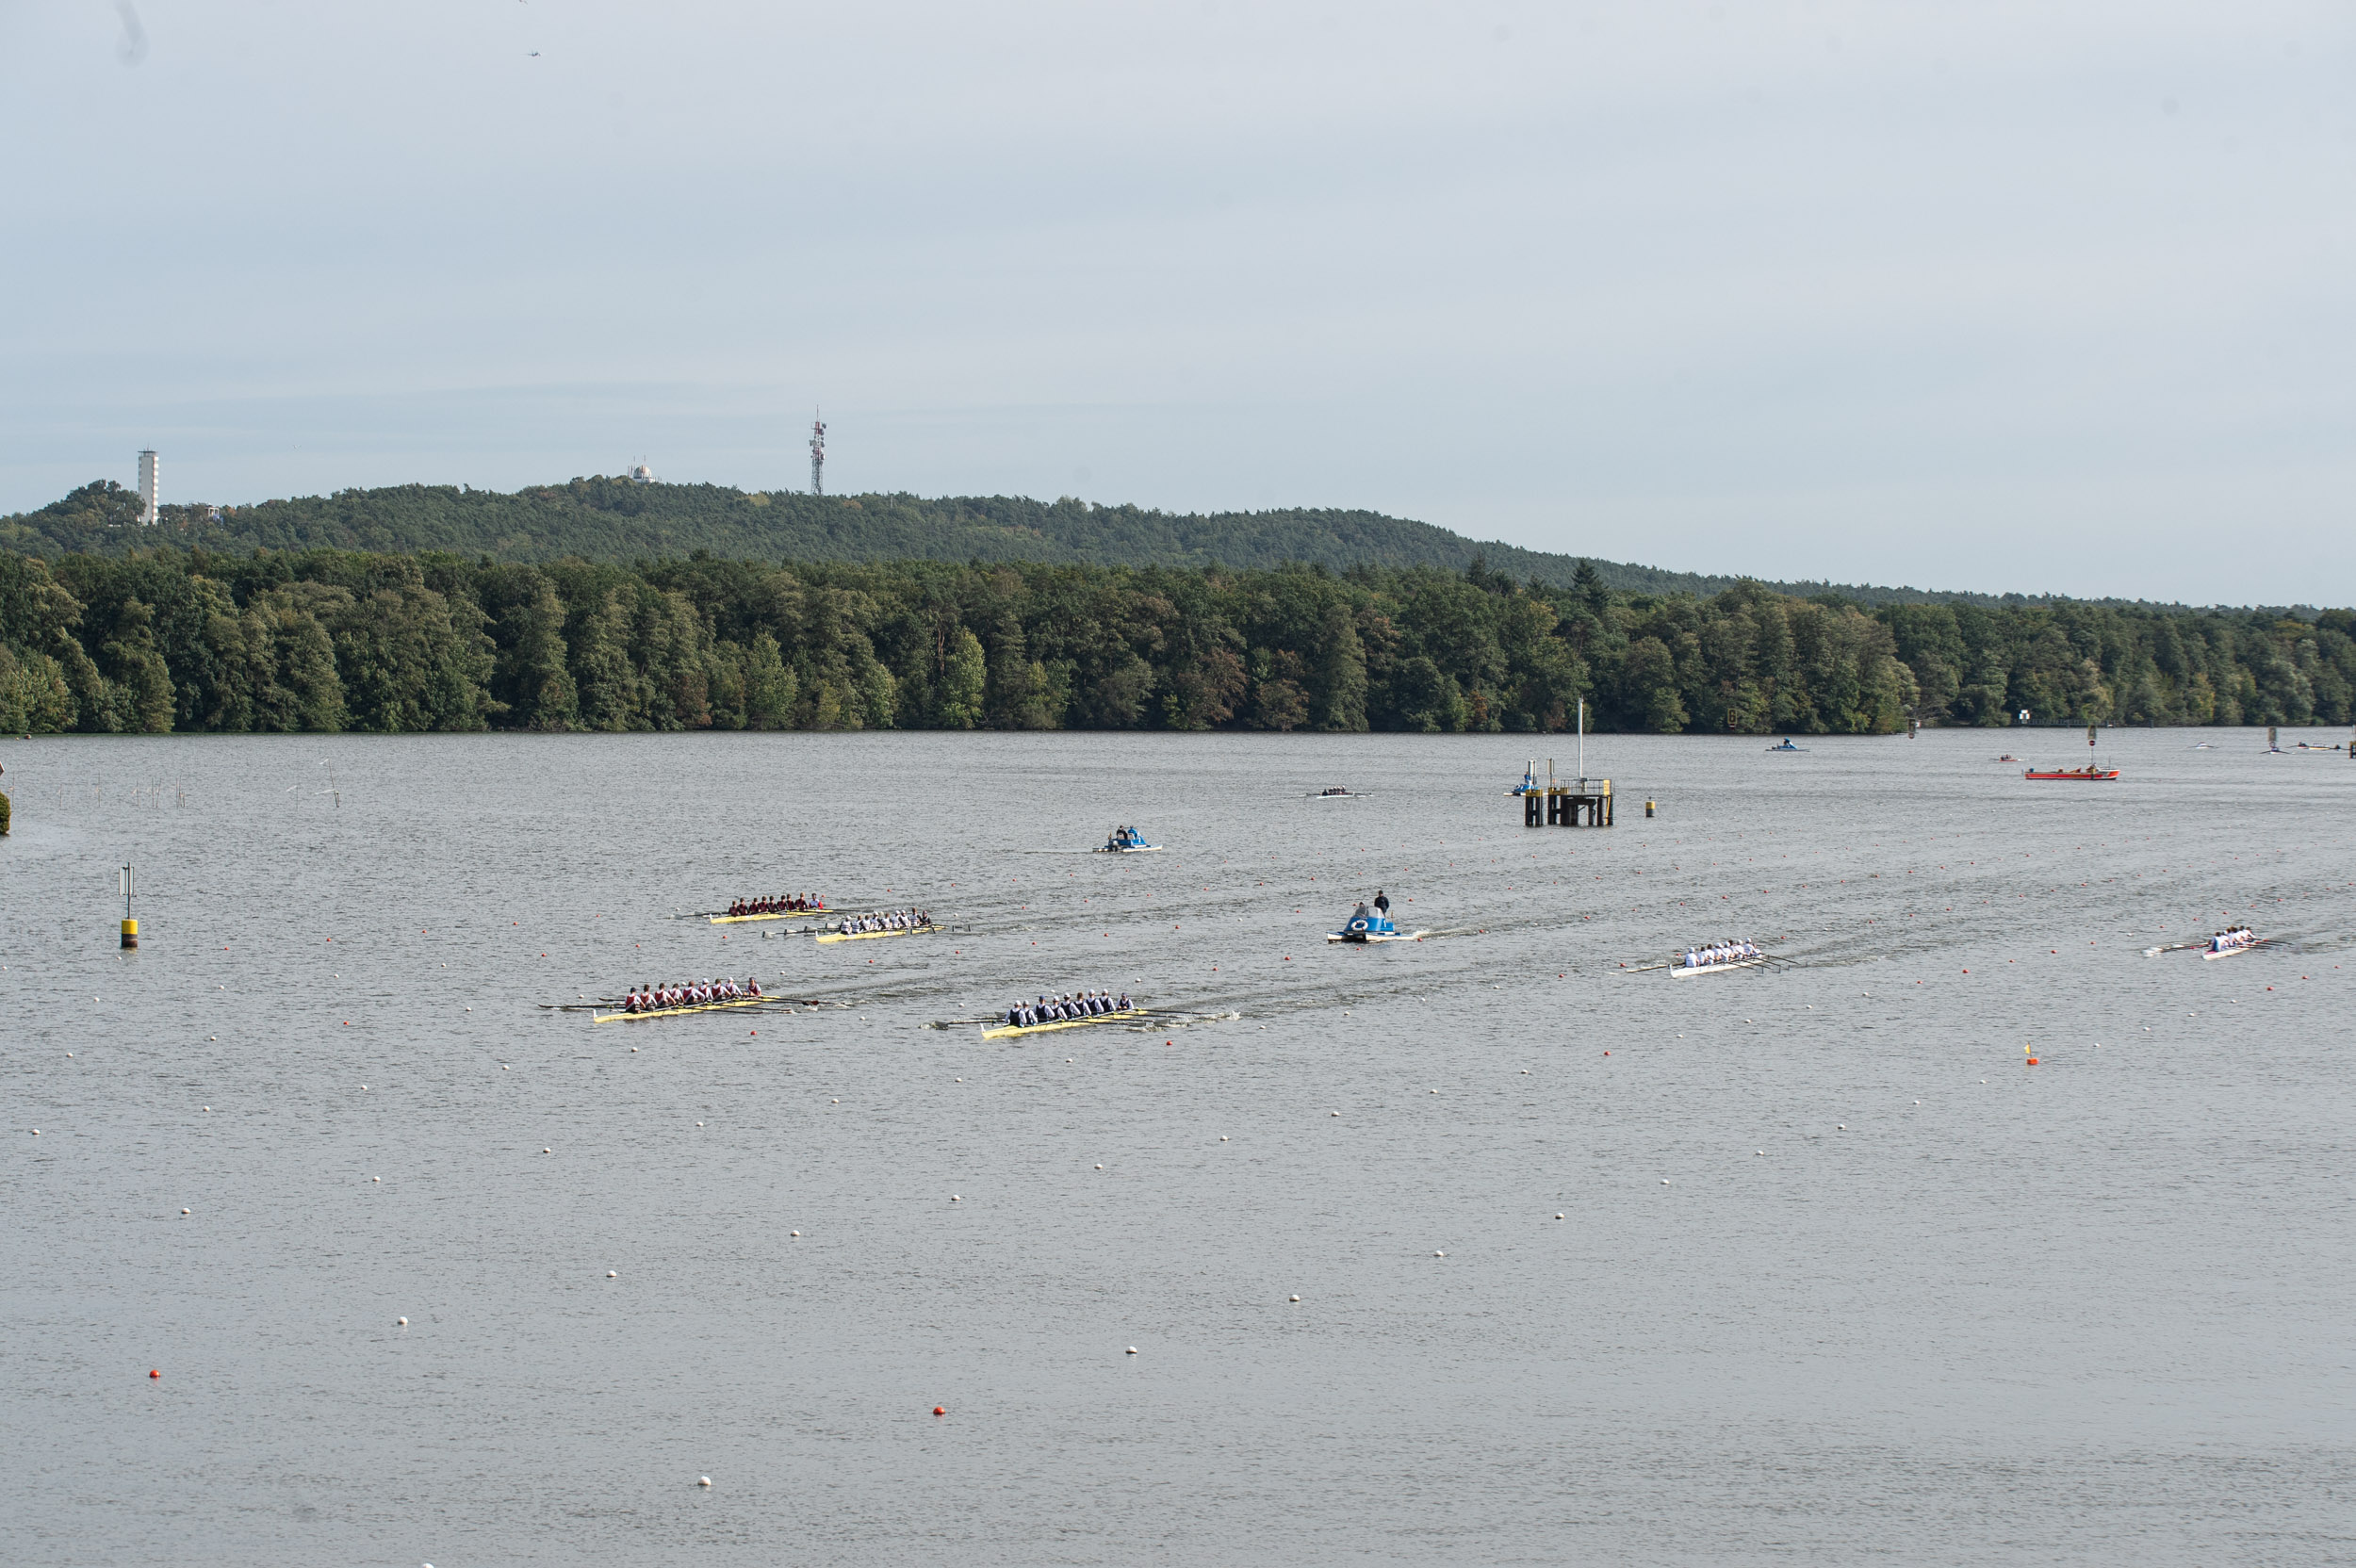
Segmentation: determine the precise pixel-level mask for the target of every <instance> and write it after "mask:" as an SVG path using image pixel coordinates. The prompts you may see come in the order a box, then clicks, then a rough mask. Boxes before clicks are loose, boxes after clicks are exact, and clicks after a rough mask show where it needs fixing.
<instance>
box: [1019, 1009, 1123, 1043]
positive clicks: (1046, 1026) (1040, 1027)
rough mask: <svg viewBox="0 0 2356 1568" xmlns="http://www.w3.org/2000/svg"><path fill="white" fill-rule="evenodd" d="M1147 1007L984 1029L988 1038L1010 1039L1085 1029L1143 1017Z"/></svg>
mask: <svg viewBox="0 0 2356 1568" xmlns="http://www.w3.org/2000/svg"><path fill="white" fill-rule="evenodd" d="M1144 1016H1145V1009H1144V1008H1142V1007H1128V1008H1124V1009H1122V1010H1121V1011H1120V1012H1117V1013H1092V1014H1090V1015H1089V1016H1088V1017H1087V1018H1059V1019H1057V1020H1055V1021H1054V1022H1053V1023H1010V1024H1003V1025H1001V1026H1000V1027H998V1028H996V1029H985V1030H983V1031H982V1038H984V1039H986V1040H1003V1039H1010V1038H1012V1037H1014V1036H1016V1035H1044V1034H1047V1033H1049V1032H1050V1031H1051V1030H1055V1029H1085V1028H1087V1027H1088V1025H1089V1024H1091V1023H1112V1022H1114V1021H1118V1020H1121V1019H1131V1018H1143V1017H1144Z"/></svg>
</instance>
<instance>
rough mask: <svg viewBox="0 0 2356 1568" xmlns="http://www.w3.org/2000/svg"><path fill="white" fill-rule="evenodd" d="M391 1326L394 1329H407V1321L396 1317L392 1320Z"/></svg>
mask: <svg viewBox="0 0 2356 1568" xmlns="http://www.w3.org/2000/svg"><path fill="white" fill-rule="evenodd" d="M393 1324H394V1326H395V1327H396V1328H401V1329H405V1328H407V1327H409V1319H407V1318H405V1317H396V1318H394V1319H393Z"/></svg>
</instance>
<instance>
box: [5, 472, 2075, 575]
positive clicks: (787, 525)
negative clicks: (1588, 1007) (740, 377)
mask: <svg viewBox="0 0 2356 1568" xmlns="http://www.w3.org/2000/svg"><path fill="white" fill-rule="evenodd" d="M138 519H139V499H138V498H137V497H136V496H135V495H134V494H133V493H132V492H130V491H128V490H125V489H123V487H122V486H121V485H119V484H115V483H113V482H108V481H99V482H93V483H90V484H86V485H84V486H82V488H80V489H79V490H76V491H74V493H73V494H72V495H70V496H68V497H66V498H64V499H63V500H60V501H57V502H54V503H52V504H51V505H48V506H45V507H42V508H41V510H39V511H37V512H27V513H21V514H17V515H11V516H7V517H0V548H5V549H12V550H19V551H22V552H24V553H25V554H27V555H39V556H42V557H46V558H49V559H53V560H54V559H56V558H57V557H58V556H62V555H69V554H79V553H90V554H100V555H121V554H124V553H127V552H129V551H132V550H138V549H152V548H154V547H156V546H157V545H158V544H170V545H172V546H175V547H180V548H190V547H196V548H203V549H206V550H221V551H236V552H240V553H242V552H246V551H251V550H254V549H270V550H304V549H319V548H327V549H345V550H376V551H382V552H385V553H390V554H403V555H405V554H414V553H417V552H419V551H424V550H448V551H450V552H452V553H454V554H458V555H464V556H468V557H473V556H480V555H487V556H489V557H491V558H492V559H493V560H495V561H511V562H523V563H527V564H545V563H548V562H553V561H561V560H564V559H567V558H572V557H578V558H580V559H581V560H584V561H611V562H620V563H631V562H641V561H658V560H664V559H671V558H677V557H681V556H687V555H692V554H693V553H695V551H697V550H704V551H708V552H710V553H711V554H712V555H716V556H724V557H728V558H729V559H733V560H742V561H765V562H770V563H775V564H783V563H787V562H794V561H809V562H820V561H825V562H838V561H839V562H855V561H865V562H885V561H950V562H957V563H960V564H964V563H971V562H982V563H988V564H995V563H998V562H1023V561H1029V562H1039V563H1043V564H1070V565H1096V566H1186V567H1207V566H1231V567H1246V566H1265V567H1274V566H1282V565H1285V564H1291V563H1295V562H1300V563H1306V564H1311V565H1321V566H1324V567H1325V568H1327V569H1328V570H1329V571H1336V572H1339V571H1347V570H1349V569H1350V567H1353V566H1360V565H1367V566H1397V567H1405V566H1438V567H1442V568H1444V569H1446V570H1448V571H1452V572H1461V571H1463V570H1464V569H1465V568H1466V567H1468V566H1470V565H1471V564H1473V562H1474V561H1475V559H1481V560H1482V561H1485V563H1486V564H1488V565H1489V566H1490V567H1492V568H1494V569H1496V570H1497V571H1502V572H1506V573H1508V574H1510V575H1512V576H1513V577H1514V578H1516V579H1519V580H1525V581H1537V582H1541V583H1548V584H1551V585H1553V586H1555V587H1558V588H1567V587H1570V586H1571V585H1572V583H1573V580H1574V576H1575V574H1576V572H1577V570H1578V568H1579V564H1580V563H1579V560H1578V559H1577V558H1574V557H1572V556H1567V555H1549V554H1545V553H1542V552H1539V551H1536V550H1525V549H1521V548H1518V547H1514V546H1512V545H1506V544H1497V543H1486V544H1484V543H1480V542H1477V541H1475V540H1471V539H1467V538H1465V537H1464V535H1462V534H1459V533H1452V532H1450V531H1448V530H1447V529H1443V528H1435V527H1433V526H1432V525H1431V524H1429V523H1418V522H1412V521H1409V520H1407V519H1404V518H1399V517H1386V516H1383V515H1381V514H1380V513H1374V512H1350V511H1336V510H1317V509H1299V510H1288V511H1275V512H1250V513H1219V514H1212V515H1195V514H1186V513H1166V512H1158V511H1152V510H1148V509H1145V508H1141V507H1136V506H1092V505H1089V504H1088V503H1086V502H1083V501H1078V500H1073V499H1071V498H1065V499H1062V500H1057V501H1053V502H1049V501H1038V500H1031V499H1028V498H1020V497H1015V498H1009V497H1004V496H997V497H943V498H939V499H932V500H927V499H924V498H920V497H916V496H906V495H871V496H848V497H841V496H810V495H804V494H798V493H794V492H791V491H775V492H768V493H762V492H746V491H743V490H734V489H730V488H728V487H727V486H725V485H715V484H635V483H631V482H629V481H627V480H621V479H608V478H604V477H602V476H599V477H596V478H590V479H576V480H573V481H571V482H569V483H565V484H547V485H534V486H530V487H528V488H525V489H522V490H518V491H515V493H513V494H512V495H511V494H506V493H502V492H499V491H493V490H470V489H465V488H461V487H455V486H450V485H428V484H404V485H396V486H393V487H391V488H388V489H382V490H339V491H337V492H336V493H335V495H332V496H306V497H302V498H295V499H291V500H274V501H264V502H261V503H260V504H258V505H254V506H235V507H229V506H224V507H213V506H168V507H165V508H163V509H162V522H161V525H160V526H159V527H158V528H155V529H142V528H139V527H138V526H137V524H138ZM1595 570H1596V571H1598V572H1600V573H1601V574H1602V576H1603V580H1604V582H1605V584H1606V585H1607V586H1609V587H1612V588H1614V589H1617V590H1619V591H1620V592H1622V593H1629V594H1692V595H1694V596H1708V595H1711V594H1717V593H1723V592H1724V591H1726V589H1729V588H1732V587H1735V586H1736V585H1737V584H1738V583H1740V582H1742V581H1743V579H1740V578H1732V577H1713V576H1709V575H1706V574H1697V573H1693V572H1667V571H1660V570H1657V569H1655V568H1653V567H1650V566H1634V565H1627V564H1617V563H1613V562H1609V561H1602V560H1597V561H1596V562H1595ZM1765 586H1767V587H1768V588H1771V589H1773V590H1775V591H1776V592H1778V593H1788V594H1794V595H1797V596H1801V597H1813V596H1819V595H1822V594H1826V593H1831V594H1837V595H1839V596H1841V598H1844V599H1846V600H1848V601H1850V602H1851V603H1855V604H1860V605H1865V606H1867V607H1869V608H1870V607H1872V606H1874V605H1879V604H1898V603H1914V602H1939V603H1969V604H1986V605H2003V604H2034V603H2045V602H2051V601H2049V600H2047V599H2045V598H2042V597H2036V596H2022V595H2006V596H1995V595H1985V594H1961V593H1945V592H1941V593H1928V592H1924V591H1922V590H1918V589H1913V588H1873V587H1863V586H1856V585H1849V586H1841V585H1836V584H1831V583H1824V582H1769V583H1767V584H1765Z"/></svg>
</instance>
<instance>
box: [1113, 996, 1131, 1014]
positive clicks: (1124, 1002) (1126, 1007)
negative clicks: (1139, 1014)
mask: <svg viewBox="0 0 2356 1568" xmlns="http://www.w3.org/2000/svg"><path fill="white" fill-rule="evenodd" d="M1114 1010H1115V1011H1117V1012H1123V1013H1126V1012H1129V1011H1132V1010H1133V1008H1132V1005H1131V1003H1130V1001H1129V993H1128V992H1127V991H1122V992H1121V1005H1120V1006H1119V1007H1118V1008H1116V1009H1114Z"/></svg>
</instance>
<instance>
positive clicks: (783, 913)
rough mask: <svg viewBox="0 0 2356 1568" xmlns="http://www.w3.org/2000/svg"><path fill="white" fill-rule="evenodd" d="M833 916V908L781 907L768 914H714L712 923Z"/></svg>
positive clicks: (742, 922)
mask: <svg viewBox="0 0 2356 1568" xmlns="http://www.w3.org/2000/svg"><path fill="white" fill-rule="evenodd" d="M833 916H834V911H833V910H832V909H779V910H777V911H775V912H774V913H771V914H766V915H714V916H712V924H714V925H742V924H744V923H745V922H746V921H754V920H829V919H832V918H833Z"/></svg>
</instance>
